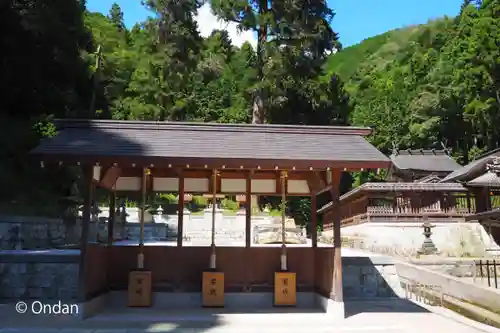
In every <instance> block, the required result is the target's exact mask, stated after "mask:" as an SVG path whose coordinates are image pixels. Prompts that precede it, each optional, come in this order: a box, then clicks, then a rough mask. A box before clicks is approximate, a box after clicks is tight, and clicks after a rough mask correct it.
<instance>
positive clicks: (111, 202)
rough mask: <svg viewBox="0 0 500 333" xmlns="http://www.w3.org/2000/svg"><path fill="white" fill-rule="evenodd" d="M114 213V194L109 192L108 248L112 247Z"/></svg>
mask: <svg viewBox="0 0 500 333" xmlns="http://www.w3.org/2000/svg"><path fill="white" fill-rule="evenodd" d="M115 211H116V193H115V192H114V191H111V192H110V196H109V217H108V247H111V246H113V238H114V235H115V231H114V229H115Z"/></svg>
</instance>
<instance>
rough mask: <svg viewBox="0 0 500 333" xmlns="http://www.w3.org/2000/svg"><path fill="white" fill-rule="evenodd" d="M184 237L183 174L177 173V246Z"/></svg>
mask: <svg viewBox="0 0 500 333" xmlns="http://www.w3.org/2000/svg"><path fill="white" fill-rule="evenodd" d="M183 237H184V174H182V173H181V174H180V175H179V201H178V207H177V246H178V247H182V238H183Z"/></svg>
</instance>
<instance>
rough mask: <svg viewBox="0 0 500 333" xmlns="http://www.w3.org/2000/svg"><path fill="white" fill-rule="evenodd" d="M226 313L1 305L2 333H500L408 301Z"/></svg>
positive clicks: (0, 328)
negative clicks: (331, 309)
mask: <svg viewBox="0 0 500 333" xmlns="http://www.w3.org/2000/svg"><path fill="white" fill-rule="evenodd" d="M2 310H5V311H2ZM429 310H430V311H433V312H434V311H436V312H434V313H433V312H430V311H429ZM223 311H224V310H220V311H216V310H206V309H205V310H203V309H194V310H192V311H189V312H188V311H178V312H175V311H174V312H173V311H168V312H167V311H164V312H162V311H159V310H150V309H124V310H120V311H112V310H108V311H107V312H105V313H103V314H101V315H98V316H95V317H92V318H89V319H87V320H83V321H82V320H78V319H75V318H71V317H69V316H66V317H64V316H40V315H38V316H35V315H29V314H24V315H20V314H17V315H16V314H15V312H14V311H8V309H5V308H4V309H2V307H0V314H3V315H0V333H47V332H50V333H65V332H67V333H69V332H72V333H84V332H85V333H139V332H151V333H152V332H169V333H195V332H196V333H198V332H200V333H201V332H206V333H235V332H248V333H251V332H252V333H253V332H255V333H271V332H272V333H281V332H282V333H293V332H297V333H299V332H301V333H335V332H339V333H341V332H360V333H373V332H386V333H392V332H394V333H396V332H397V333H421V332H431V333H432V332H439V333H446V332H450V333H484V332H487V333H500V330H498V329H494V328H492V327H489V326H486V325H482V324H479V323H476V322H473V321H471V320H468V319H466V318H464V317H461V316H458V315H456V314H455V313H453V312H451V311H448V310H445V309H441V308H431V307H429V306H426V305H422V306H416V305H414V304H412V303H410V302H409V301H406V300H384V301H363V302H347V303H346V313H347V314H348V318H346V319H342V320H335V319H333V318H331V316H328V315H327V314H324V313H317V312H313V311H309V312H304V311H300V310H298V309H262V310H261V312H260V313H255V312H254V313H223ZM8 313H10V314H11V315H8Z"/></svg>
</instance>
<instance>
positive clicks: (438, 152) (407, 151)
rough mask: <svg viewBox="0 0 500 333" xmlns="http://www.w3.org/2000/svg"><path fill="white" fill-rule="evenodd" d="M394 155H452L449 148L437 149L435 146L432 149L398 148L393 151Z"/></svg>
mask: <svg viewBox="0 0 500 333" xmlns="http://www.w3.org/2000/svg"><path fill="white" fill-rule="evenodd" d="M392 155H394V156H398V155H405V156H408V155H415V156H419V155H424V156H425V155H426V156H432V155H446V156H449V157H451V156H450V154H449V151H448V150H447V149H435V148H431V149H422V148H421V149H410V148H408V149H396V150H393V153H392Z"/></svg>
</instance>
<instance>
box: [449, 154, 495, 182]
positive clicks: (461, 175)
mask: <svg viewBox="0 0 500 333" xmlns="http://www.w3.org/2000/svg"><path fill="white" fill-rule="evenodd" d="M498 156H500V148H498V149H495V150H492V151H489V152H487V153H486V154H484V155H481V156H479V157H478V158H476V159H475V160H474V161H472V162H471V163H469V164H467V165H465V166H463V167H461V168H460V169H457V170H455V171H453V172H452V173H450V174H449V175H448V176H446V177H444V178H443V179H442V180H441V182H450V181H468V180H472V179H474V178H475V177H477V176H478V175H480V174H482V173H484V172H485V170H486V165H487V164H488V163H491V161H493V159H494V158H495V157H498Z"/></svg>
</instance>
